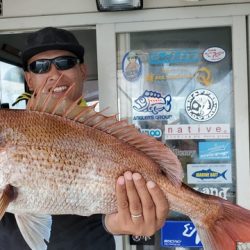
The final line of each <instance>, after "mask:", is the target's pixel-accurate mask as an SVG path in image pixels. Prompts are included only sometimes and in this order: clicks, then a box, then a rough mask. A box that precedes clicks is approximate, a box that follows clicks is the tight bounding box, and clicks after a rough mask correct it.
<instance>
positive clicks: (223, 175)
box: [221, 170, 227, 180]
mask: <svg viewBox="0 0 250 250" xmlns="http://www.w3.org/2000/svg"><path fill="white" fill-rule="evenodd" d="M226 172H227V170H225V171H224V172H223V173H222V174H221V176H222V177H223V178H224V179H225V180H226V179H227V177H226Z"/></svg>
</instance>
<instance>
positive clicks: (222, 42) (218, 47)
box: [117, 27, 236, 250]
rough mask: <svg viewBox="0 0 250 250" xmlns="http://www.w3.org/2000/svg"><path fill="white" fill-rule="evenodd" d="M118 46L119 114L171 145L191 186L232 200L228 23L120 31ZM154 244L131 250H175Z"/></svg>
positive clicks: (175, 215) (172, 216)
mask: <svg viewBox="0 0 250 250" xmlns="http://www.w3.org/2000/svg"><path fill="white" fill-rule="evenodd" d="M117 49H118V51H117V75H118V103H119V111H120V116H121V118H127V119H128V120H129V121H130V123H133V124H135V125H136V126H137V127H138V128H139V129H140V130H141V132H142V133H147V134H149V135H150V136H154V137H155V138H156V139H157V140H160V141H162V142H163V143H165V144H167V145H168V146H169V147H170V148H172V150H173V151H174V152H175V153H176V154H177V156H178V158H179V159H180V161H181V163H182V166H183V169H184V173H185V177H184V180H183V181H184V182H185V183H187V184H188V185H189V186H191V187H192V188H194V189H196V190H198V191H200V192H204V193H207V194H212V195H217V196H220V197H222V198H224V199H227V200H230V201H232V202H235V200H236V194H235V191H236V189H235V185H236V179H235V167H236V166H235V150H234V147H235V146H234V103H233V91H234V89H233V78H232V45H231V28H230V27H219V28H202V29H200V28H199V29H185V30H167V31H165V30H163V31H162V30H161V31H150V32H132V33H121V34H117ZM170 219H171V220H178V221H179V220H184V221H186V220H187V223H189V221H188V220H189V219H188V218H187V217H186V216H184V215H181V214H178V213H171V214H170ZM160 241H161V232H159V233H158V234H156V235H155V241H154V245H153V246H149V245H148V246H146V245H147V242H144V244H145V245H144V246H137V250H140V249H144V250H146V249H147V250H151V249H176V248H174V247H172V248H171V247H167V246H166V247H163V246H161V244H163V243H161V242H160ZM135 244H136V243H135ZM163 245H164V244H163ZM179 249H180V248H179ZM196 249H197V248H196Z"/></svg>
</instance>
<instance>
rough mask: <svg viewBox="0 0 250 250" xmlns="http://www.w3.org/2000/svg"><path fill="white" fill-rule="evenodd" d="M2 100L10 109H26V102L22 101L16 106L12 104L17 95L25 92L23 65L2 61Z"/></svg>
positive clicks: (0, 93)
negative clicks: (18, 65)
mask: <svg viewBox="0 0 250 250" xmlns="http://www.w3.org/2000/svg"><path fill="white" fill-rule="evenodd" d="M0 77H1V84H0V102H1V104H2V105H3V106H4V107H8V106H9V108H10V109H25V107H26V102H25V101H21V102H19V103H17V104H16V105H15V106H14V107H13V106H12V104H13V103H14V102H15V101H16V99H17V97H18V96H20V95H21V94H22V93H24V77H23V70H22V68H21V67H17V66H15V65H12V64H9V63H5V62H0Z"/></svg>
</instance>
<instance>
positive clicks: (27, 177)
mask: <svg viewBox="0 0 250 250" xmlns="http://www.w3.org/2000/svg"><path fill="white" fill-rule="evenodd" d="M8 114H11V113H10V111H8V110H0V116H1V117H2V118H5V117H6V118H7V119H5V123H6V124H5V125H3V124H1V128H2V131H1V133H2V134H3V135H4V137H5V138H6V140H8V143H9V144H12V145H13V146H10V147H9V150H7V151H6V154H7V156H8V157H7V158H8V163H7V162H3V164H4V165H5V164H7V166H8V167H9V171H8V172H6V175H5V176H3V177H2V178H4V179H5V181H4V183H6V184H7V183H10V184H11V185H13V186H15V187H19V191H18V193H19V196H18V198H17V200H16V202H13V203H12V204H11V205H10V207H9V210H10V211H11V212H19V210H18V209H20V208H21V207H23V209H22V212H24V211H25V210H24V207H25V209H27V211H28V212H33V213H35V212H42V213H50V214H67V213H72V212H73V213H76V214H80V215H88V214H92V213H101V212H106V213H110V212H113V211H114V210H115V208H116V206H115V197H114V187H115V179H116V178H117V177H118V176H119V175H121V174H122V173H123V172H124V171H125V170H126V169H127V170H131V171H135V170H136V169H137V171H140V172H142V171H144V172H145V171H148V172H149V173H148V174H147V175H148V178H149V177H150V176H151V175H152V174H153V173H156V172H157V170H158V168H157V167H156V166H155V167H153V166H154V165H155V164H152V161H151V160H150V159H147V158H146V157H145V156H143V154H140V153H139V157H138V156H137V155H136V153H135V151H134V149H133V148H132V147H131V146H129V145H126V144H124V143H122V142H120V141H118V140H117V139H116V138H114V137H113V136H110V135H108V134H105V135H102V134H103V132H101V131H98V130H96V131H93V129H92V128H89V127H87V126H84V125H83V124H77V123H75V122H72V121H70V120H67V119H64V118H61V117H55V116H51V115H47V114H44V115H41V114H40V113H37V112H32V111H16V113H15V117H16V119H15V118H13V117H11V118H10V119H8ZM20 119H22V120H24V121H25V122H23V123H19V122H18V121H19V120H20ZM17 124H19V126H17ZM27 124H29V126H27ZM34 128H36V129H34ZM48 135H49V136H48ZM41 142H42V143H41ZM126 151H127V152H128V153H129V155H130V157H129V158H128V157H127V156H126ZM10 159H11V160H10ZM131 166H132V167H131ZM1 167H3V165H2V164H1ZM5 169H6V165H5ZM6 171H7V169H6ZM17 171H18V172H17ZM10 172H14V173H16V174H14V175H12V176H11V178H10V179H8V176H9V173H10ZM158 172H159V171H158ZM152 177H153V176H152ZM154 179H155V178H154ZM37 182H39V183H40V184H41V185H39V186H37ZM110 183H113V185H110ZM26 186H28V187H29V189H27V190H25V189H24V187H26ZM82 187H84V193H86V195H84V197H85V199H83V198H84V197H83V196H82V190H81V188H82ZM86 187H87V190H85V188H86ZM104 187H105V188H104ZM110 187H112V189H111V188H110ZM106 190H107V191H109V192H107V191H106ZM72 194H75V195H76V197H75V198H74V197H71V198H67V199H66V204H65V207H64V206H62V204H63V203H64V202H65V197H68V196H72ZM107 194H109V196H110V197H107ZM111 194H112V195H111ZM41 195H42V197H41ZM60 195H61V196H60ZM96 195H98V199H97V201H96V203H95V204H96V207H94V208H93V210H91V211H89V209H88V208H89V207H93V205H91V204H92V203H93V200H92V197H93V196H94V197H95V196H96ZM24 197H26V198H24ZM53 197H54V198H53ZM55 198H56V200H55V201H54V204H53V202H51V200H54V199H55ZM60 198H61V199H60ZM71 199H72V200H78V204H79V205H78V207H74V206H69V204H68V202H70V200H71ZM47 201H50V204H51V205H53V206H51V207H48V206H47V205H46V203H47ZM98 202H100V204H97V203H98ZM103 203H105V206H104V205H103ZM39 204H40V206H39ZM72 204H73V205H74V202H72ZM39 207H41V208H40V209H41V211H39V210H37V209H38V208H39Z"/></svg>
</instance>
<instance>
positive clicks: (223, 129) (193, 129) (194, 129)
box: [165, 124, 230, 140]
mask: <svg viewBox="0 0 250 250" xmlns="http://www.w3.org/2000/svg"><path fill="white" fill-rule="evenodd" d="M229 138H230V125H229V124H177V125H165V139H166V140H187V139H192V140H194V139H229Z"/></svg>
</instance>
